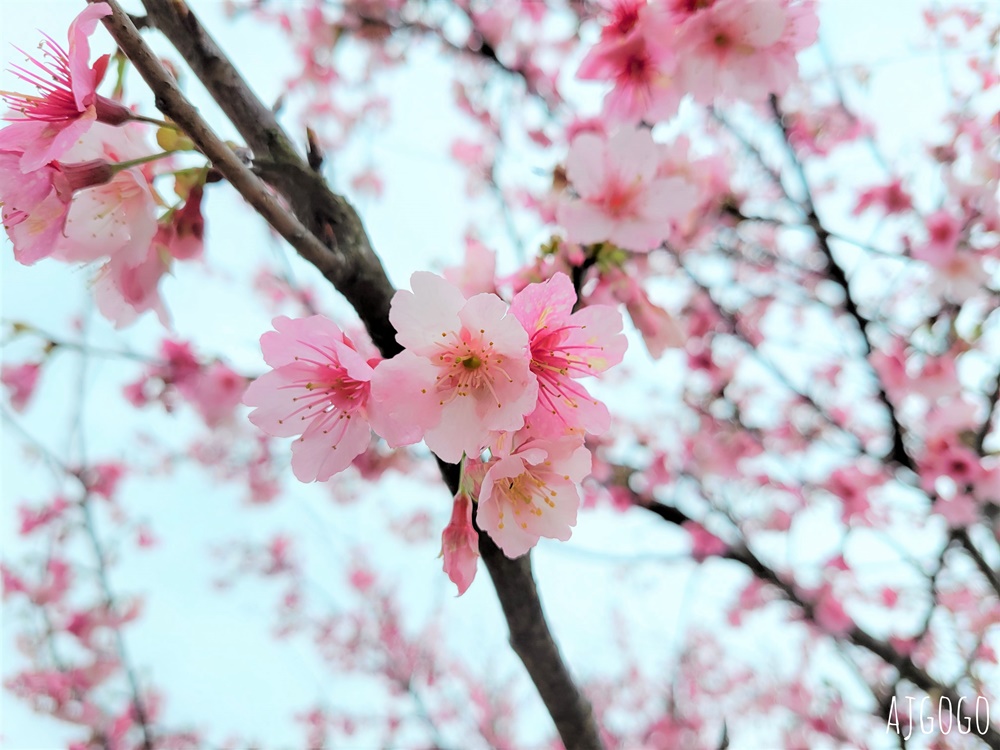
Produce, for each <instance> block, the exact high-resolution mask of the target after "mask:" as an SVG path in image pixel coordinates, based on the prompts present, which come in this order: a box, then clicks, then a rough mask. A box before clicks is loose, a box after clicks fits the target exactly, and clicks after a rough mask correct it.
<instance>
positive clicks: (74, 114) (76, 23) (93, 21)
mask: <svg viewBox="0 0 1000 750" xmlns="http://www.w3.org/2000/svg"><path fill="white" fill-rule="evenodd" d="M110 14H111V7H110V6H109V5H108V4H107V3H94V4H93V5H88V6H87V7H86V8H84V9H83V10H82V11H81V12H80V15H78V16H77V17H76V18H75V19H74V20H73V22H72V23H71V24H70V27H69V52H67V51H66V50H64V49H63V48H62V47H60V46H59V45H58V44H57V43H56V42H55V41H53V40H52V39H51V38H50V37H48V36H46V40H45V42H43V43H42V54H43V56H44V57H45V58H48V61H47V62H42V61H39V60H36V59H35V58H33V57H29V58H28V64H29V66H30V67H29V68H25V67H21V66H14V67H13V69H12V70H13V73H14V75H16V76H17V77H18V78H20V79H21V80H23V81H25V82H26V83H30V84H32V85H33V86H35V87H36V88H37V89H38V94H37V95H29V94H5V95H4V98H5V99H6V100H7V103H8V104H10V105H11V107H13V108H14V109H15V110H17V111H18V112H20V113H21V114H22V115H24V118H25V119H21V120H16V121H15V122H14V123H13V124H11V125H8V126H7V127H6V128H4V129H3V130H0V151H7V150H10V149H11V148H12V147H14V146H17V145H19V144H24V145H25V148H24V151H23V155H22V156H21V158H20V162H19V166H20V169H21V171H22V172H32V171H34V170H36V169H38V168H39V167H41V166H43V165H45V164H47V163H49V162H51V161H55V160H57V159H60V158H61V157H62V156H63V155H64V154H65V153H66V151H68V150H69V149H70V148H71V147H72V146H73V144H74V143H76V141H77V139H78V138H79V137H80V136H81V135H83V134H84V133H86V132H87V130H89V129H90V127H91V126H92V125H93V124H94V123H95V122H103V123H107V124H109V125H121V124H123V123H125V122H128V121H129V120H130V119H132V113H131V112H130V111H129V110H128V108H127V107H124V106H123V105H121V104H119V103H118V102H115V101H113V100H111V99H108V98H107V97H105V96H101V95H100V94H98V93H97V91H96V89H97V85H98V84H99V83H100V82H101V79H102V78H104V73H105V71H106V70H107V67H108V60H109V57H108V55H104V56H103V57H101V58H99V59H98V60H97V62H96V63H94V65H93V67H88V66H89V62H88V60H89V58H90V45H89V43H88V37H89V36H90V35H91V34H93V33H94V29H95V28H96V27H97V22H98V20H99V19H101V18H103V17H104V16H108V15H110ZM35 69H37V70H35Z"/></svg>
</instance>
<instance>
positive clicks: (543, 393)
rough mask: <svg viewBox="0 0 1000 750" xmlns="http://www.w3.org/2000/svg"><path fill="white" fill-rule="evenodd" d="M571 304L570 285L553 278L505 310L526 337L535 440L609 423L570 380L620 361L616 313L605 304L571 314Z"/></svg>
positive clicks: (621, 339) (604, 413)
mask: <svg viewBox="0 0 1000 750" xmlns="http://www.w3.org/2000/svg"><path fill="white" fill-rule="evenodd" d="M574 304H576V292H575V291H574V289H573V282H571V281H570V280H569V277H568V276H566V274H564V273H557V274H556V275H555V276H553V277H552V278H550V279H548V280H547V281H545V282H543V283H541V284H530V285H528V286H527V287H525V288H524V289H522V290H521V291H520V292H518V294H517V295H515V297H514V299H513V301H512V302H511V305H510V310H511V313H512V314H513V315H514V317H515V318H517V320H518V321H519V322H520V323H521V325H522V326H524V330H525V331H527V332H528V346H529V349H530V351H531V371H532V372H533V373H534V374H535V376H536V377H537V378H538V406H537V407H536V408H535V410H534V411H533V412H532V413H531V416H529V417H528V419H527V422H528V429H530V430H531V434H532V435H535V436H536V437H542V436H546V435H550V436H555V435H560V434H563V433H565V432H570V431H575V430H584V431H586V432H592V433H601V432H604V431H605V430H607V429H608V427H609V426H610V424H611V415H610V414H609V413H608V409H607V407H606V406H605V405H604V404H602V403H601V402H600V401H597V400H596V399H594V398H593V397H592V396H591V395H590V394H589V393H588V392H587V389H586V388H584V387H583V386H582V385H580V384H579V383H577V382H575V380H576V379H577V378H580V377H586V376H588V375H591V376H592V375H597V374H599V373H602V372H604V371H605V370H607V369H608V368H609V367H611V366H613V365H616V364H618V363H619V362H621V360H622V357H623V356H624V355H625V348H626V346H627V345H628V342H627V341H626V340H625V337H624V336H623V335H622V334H621V327H622V317H621V313H619V312H618V311H617V310H615V309H614V308H612V307H609V306H606V305H594V306H592V307H585V308H583V309H582V310H579V311H577V312H573V306H574Z"/></svg>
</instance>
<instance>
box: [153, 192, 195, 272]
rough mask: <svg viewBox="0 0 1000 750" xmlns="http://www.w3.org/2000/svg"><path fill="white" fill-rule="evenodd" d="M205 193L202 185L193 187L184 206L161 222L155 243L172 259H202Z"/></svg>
mask: <svg viewBox="0 0 1000 750" xmlns="http://www.w3.org/2000/svg"><path fill="white" fill-rule="evenodd" d="M203 193H204V189H203V188H202V186H201V185H197V186H195V187H193V188H192V189H191V192H190V193H189V194H188V197H187V200H185V201H184V205H183V206H181V207H180V208H179V209H177V210H176V211H173V212H170V213H169V214H168V215H167V216H166V217H165V219H164V220H161V221H160V225H159V229H158V230H157V233H156V238H155V240H154V241H155V242H156V243H158V244H159V245H160V246H161V247H163V248H164V249H165V250H166V251H167V253H168V254H169V255H170V256H171V257H172V258H176V259H177V260H190V259H192V258H199V257H201V254H202V252H203V251H204V248H205V244H204V236H205V219H204V217H203V216H202V213H201V200H202V195H203Z"/></svg>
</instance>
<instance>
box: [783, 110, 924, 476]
mask: <svg viewBox="0 0 1000 750" xmlns="http://www.w3.org/2000/svg"><path fill="white" fill-rule="evenodd" d="M770 104H771V111H772V113H773V114H774V118H775V121H776V122H777V124H778V128H779V129H780V130H781V136H782V139H783V140H784V143H785V147H786V149H787V151H788V155H789V158H790V159H791V161H792V166H793V167H794V168H795V171H796V173H797V174H798V176H799V180H800V182H801V183H802V189H803V191H804V198H803V200H802V207H803V208H804V210H805V214H806V223H808V225H809V226H810V227H811V228H812V230H813V233H814V234H815V235H816V242H817V244H818V245H819V249H820V252H821V253H823V256H824V257H825V258H826V262H827V268H828V274H829V277H830V279H831V280H832V281H833V282H834V283H835V284H837V286H839V287H840V288H841V289H842V290H843V292H844V309H845V310H846V311H847V314H848V315H850V316H851V317H852V318H853V319H854V322H855V323H857V325H858V329H859V330H860V332H861V340H862V343H863V344H864V351H865V355H866V356H867V355H870V354H871V353H872V352H873V351H874V349H873V348H872V342H871V337H870V335H869V333H868V327H869V326H870V325H871V321H870V320H869V319H868V318H866V317H865V316H864V314H862V312H861V310H860V309H858V305H857V302H856V301H855V300H854V296H853V294H852V293H851V286H850V283H849V282H848V280H847V274H846V273H845V271H844V269H843V267H842V266H841V265H840V264H839V263H838V262H837V260H836V259H835V258H834V257H833V251H832V250H831V249H830V236H831V235H830V233H829V232H828V231H827V229H826V227H824V226H823V223H822V222H821V221H820V219H819V216H818V215H817V213H816V205H815V203H814V201H813V197H812V190H811V188H810V187H809V180H808V178H807V177H806V170H805V167H804V166H803V165H802V161H801V160H800V159H799V157H798V154H797V153H796V152H795V148H794V146H792V142H791V140H790V139H789V135H788V128H787V126H786V125H785V120H784V115H783V114H782V112H781V107H780V106H779V104H778V97H776V96H775V95H773V94H772V95H771V98H770ZM872 372H873V373H874V375H875V382H876V384H877V387H878V396H879V400H880V401H881V402H882V403H883V404H884V406H885V409H886V412H887V414H888V416H889V422H890V426H891V435H892V450H891V451H890V452H889V456H888V458H890V459H891V460H893V461H895V462H896V463H898V464H899V465H900V466H905V467H906V468H908V469H911V470H914V471H915V470H916V466H915V464H914V462H913V459H912V458H910V454H909V453H908V452H907V450H906V445H905V444H904V443H903V427H902V425H901V424H900V423H899V418H898V417H897V415H896V407H895V405H894V404H893V403H892V401H891V400H890V399H889V395H888V394H887V393H886V391H885V386H884V385H883V383H882V379H881V378H880V377H879V376H878V373H876V372H875V371H874V368H872Z"/></svg>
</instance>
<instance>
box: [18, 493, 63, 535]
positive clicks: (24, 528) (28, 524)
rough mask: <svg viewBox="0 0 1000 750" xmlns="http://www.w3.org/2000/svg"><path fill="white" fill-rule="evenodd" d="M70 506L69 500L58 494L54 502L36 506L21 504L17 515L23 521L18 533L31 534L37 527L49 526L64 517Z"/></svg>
mask: <svg viewBox="0 0 1000 750" xmlns="http://www.w3.org/2000/svg"><path fill="white" fill-rule="evenodd" d="M69 508H70V504H69V502H67V500H66V498H64V497H63V496H62V495H57V496H56V497H55V498H53V499H52V502H50V503H46V504H44V505H42V506H39V507H35V508H29V507H27V506H25V505H21V506H19V507H18V509H17V515H18V517H19V518H20V521H21V525H20V528H19V529H18V533H19V534H21V535H25V534H30V533H32V532H33V531H36V530H37V529H40V528H43V527H45V526H48V525H49V524H50V523H52V522H53V521H55V520H57V519H58V518H60V517H62V515H63V514H64V513H65V512H66V511H67V510H68V509H69Z"/></svg>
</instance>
